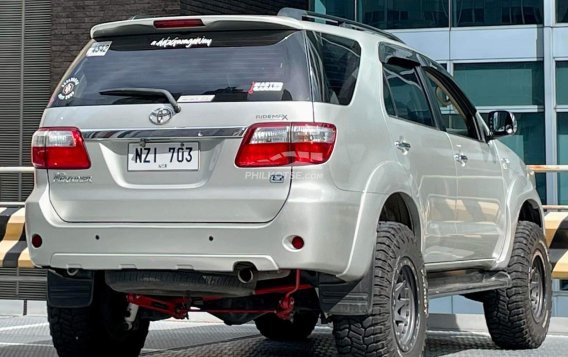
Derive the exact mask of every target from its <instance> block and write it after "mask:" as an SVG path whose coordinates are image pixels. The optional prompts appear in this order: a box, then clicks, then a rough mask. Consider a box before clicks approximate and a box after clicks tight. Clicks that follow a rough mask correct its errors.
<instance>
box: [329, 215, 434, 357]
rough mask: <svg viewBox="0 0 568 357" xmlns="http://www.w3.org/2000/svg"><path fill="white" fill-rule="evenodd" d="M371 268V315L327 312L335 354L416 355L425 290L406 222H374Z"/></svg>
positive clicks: (421, 347)
mask: <svg viewBox="0 0 568 357" xmlns="http://www.w3.org/2000/svg"><path fill="white" fill-rule="evenodd" d="M373 267H374V268H373V269H374V271H373V273H374V275H373V285H374V286H373V306H372V312H371V314H370V315H367V316H333V317H332V319H333V335H334V337H335V342H336V346H337V351H338V353H339V356H403V357H415V356H421V355H422V352H423V350H424V344H425V339H426V322H427V321H426V320H427V318H428V298H427V291H428V289H427V282H426V271H425V269H424V260H423V258H422V253H421V251H420V248H419V245H418V242H417V241H416V238H415V237H414V234H413V233H412V231H411V230H410V229H409V228H408V227H407V226H405V225H403V224H400V223H395V222H380V223H379V225H378V227H377V244H376V249H375V255H374V263H373ZM405 301H408V302H407V303H405ZM402 315H404V317H406V318H404V317H403V316H402Z"/></svg>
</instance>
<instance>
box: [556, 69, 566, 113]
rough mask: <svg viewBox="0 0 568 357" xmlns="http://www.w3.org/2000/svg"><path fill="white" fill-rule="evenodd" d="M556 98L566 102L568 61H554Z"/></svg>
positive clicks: (559, 101)
mask: <svg viewBox="0 0 568 357" xmlns="http://www.w3.org/2000/svg"><path fill="white" fill-rule="evenodd" d="M556 100H557V103H558V104H564V105H567V104H568V62H556Z"/></svg>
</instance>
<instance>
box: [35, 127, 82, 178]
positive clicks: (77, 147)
mask: <svg viewBox="0 0 568 357" xmlns="http://www.w3.org/2000/svg"><path fill="white" fill-rule="evenodd" d="M32 163H33V165H34V167H35V168H37V169H62V170H63V169H65V170H84V169H88V168H89V167H91V160H90V159H89V154H88V153H87V149H86V148H85V143H84V142H83V137H82V136H81V132H80V131H79V129H77V128H73V127H57V128H41V129H39V130H38V131H36V132H35V134H34V135H33V137H32Z"/></svg>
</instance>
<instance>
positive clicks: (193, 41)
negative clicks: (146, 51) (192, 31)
mask: <svg viewBox="0 0 568 357" xmlns="http://www.w3.org/2000/svg"><path fill="white" fill-rule="evenodd" d="M212 42H213V40H212V39H210V38H206V37H196V38H179V37H175V38H169V37H168V38H162V39H161V40H160V41H152V43H150V45H152V46H156V47H163V48H168V47H172V48H176V47H179V46H184V47H185V48H191V47H193V46H207V47H210V46H211V43H212Z"/></svg>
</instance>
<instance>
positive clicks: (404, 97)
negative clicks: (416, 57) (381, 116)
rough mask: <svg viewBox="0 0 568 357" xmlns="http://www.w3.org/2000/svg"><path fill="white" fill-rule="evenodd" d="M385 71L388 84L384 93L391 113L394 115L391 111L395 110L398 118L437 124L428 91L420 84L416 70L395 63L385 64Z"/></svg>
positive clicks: (428, 124)
mask: <svg viewBox="0 0 568 357" xmlns="http://www.w3.org/2000/svg"><path fill="white" fill-rule="evenodd" d="M383 71H384V75H385V78H386V84H388V86H385V88H384V91H383V93H384V100H385V106H386V108H387V110H388V111H389V114H391V115H392V112H391V111H394V112H395V113H396V115H395V116H396V117H398V118H401V119H405V120H410V121H412V122H415V123H418V124H422V125H427V126H432V127H433V126H435V123H434V118H433V116H432V111H431V110H430V106H429V105H428V99H427V97H426V93H425V92H424V88H423V87H422V85H421V84H420V81H419V79H418V74H417V73H416V70H415V69H414V68H406V67H401V66H397V65H394V64H384V65H383ZM389 90H390V92H389Z"/></svg>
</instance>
